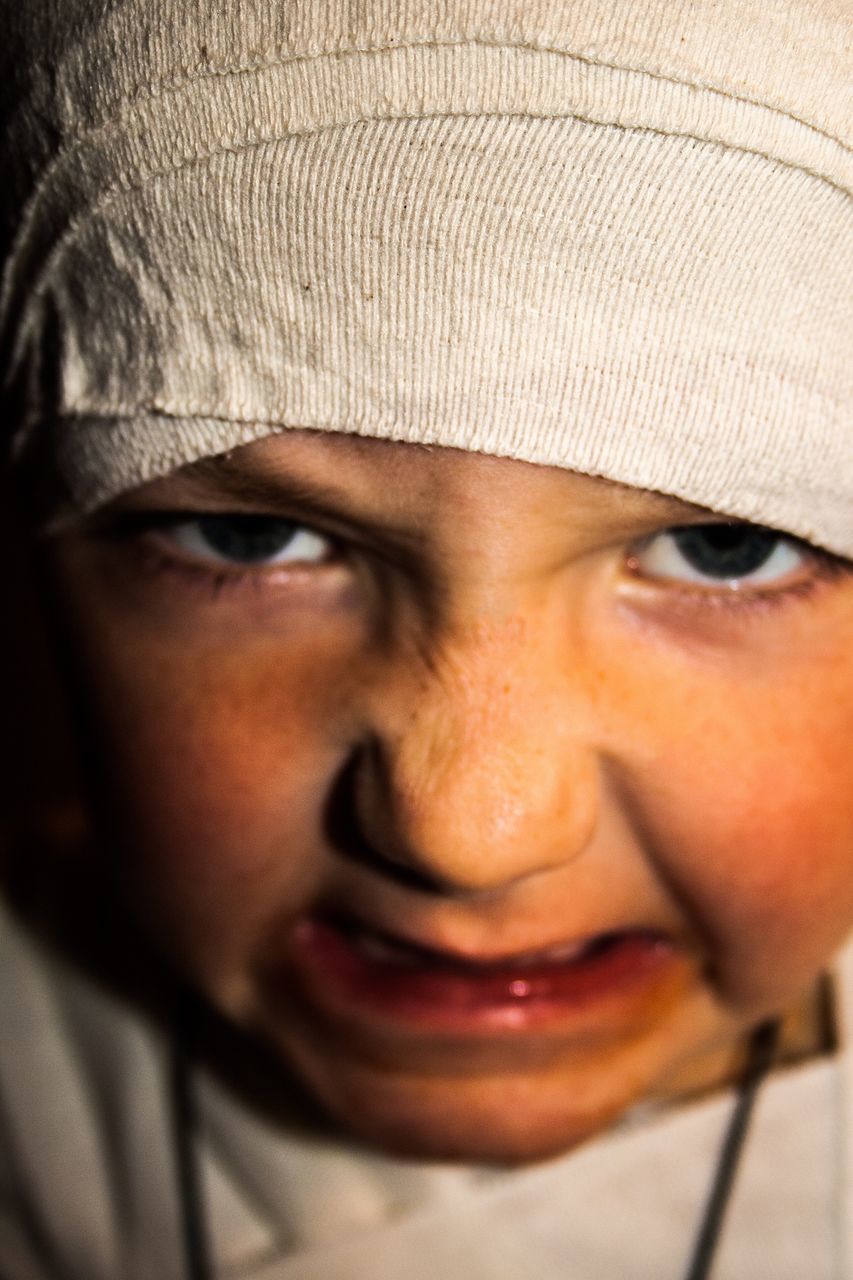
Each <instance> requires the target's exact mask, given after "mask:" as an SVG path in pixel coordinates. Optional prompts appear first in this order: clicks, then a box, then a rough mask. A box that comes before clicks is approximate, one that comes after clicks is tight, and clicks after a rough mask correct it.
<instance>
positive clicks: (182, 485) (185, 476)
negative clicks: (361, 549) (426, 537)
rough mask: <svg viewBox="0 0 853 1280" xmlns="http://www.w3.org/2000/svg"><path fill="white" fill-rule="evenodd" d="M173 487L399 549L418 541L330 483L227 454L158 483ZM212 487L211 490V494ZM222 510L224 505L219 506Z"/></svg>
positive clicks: (194, 495) (410, 547)
mask: <svg viewBox="0 0 853 1280" xmlns="http://www.w3.org/2000/svg"><path fill="white" fill-rule="evenodd" d="M167 482H168V483H169V485H170V486H171V485H174V486H175V487H176V488H177V490H178V492H179V493H180V494H181V496H184V493H183V491H185V493H186V498H187V499H188V500H195V501H204V502H210V501H211V500H214V499H215V501H216V502H217V504H219V503H223V502H227V501H228V500H233V501H234V502H238V503H241V504H245V505H248V506H252V507H256V508H263V509H264V513H265V514H268V513H270V512H274V513H277V512H278V511H281V512H282V515H283V516H285V515H290V516H292V515H293V514H294V509H295V511H297V512H298V513H299V515H300V516H303V515H304V516H306V517H307V518H309V519H310V518H312V517H314V518H318V519H320V520H322V521H323V522H325V523H326V524H331V525H337V526H339V527H340V526H343V525H346V526H347V528H348V529H351V528H356V529H358V530H360V531H361V532H362V533H363V534H365V535H366V536H368V537H370V538H373V539H381V540H383V541H386V542H387V541H390V542H391V543H392V544H393V545H396V546H397V547H399V549H400V550H401V551H404V552H410V551H412V550H413V549H414V548H415V547H417V546H419V545H420V543H421V538H420V536H419V535H418V534H415V533H413V532H412V531H411V530H409V529H406V528H404V527H402V526H400V525H399V524H397V523H395V522H394V521H393V520H387V519H383V518H382V517H378V516H372V515H366V514H365V513H364V511H363V510H361V509H360V507H359V505H358V504H357V503H356V502H354V500H353V498H352V496H351V495H350V494H349V493H348V492H347V491H346V490H345V489H343V488H340V487H338V486H336V485H335V484H334V483H331V482H329V481H326V480H323V481H319V480H315V479H309V478H308V477H306V476H297V475H294V474H293V473H292V472H276V474H274V475H267V474H265V473H263V472H260V471H253V470H249V469H248V468H246V467H245V466H244V465H239V466H238V465H236V464H235V463H233V462H232V460H231V458H230V457H229V456H228V455H227V454H224V455H218V456H216V457H213V458H202V459H200V460H199V461H198V462H195V463H192V464H191V465H190V466H188V467H185V468H184V469H183V470H182V471H181V472H176V473H175V474H174V475H173V476H167V477H164V478H163V481H162V483H164V484H165V483H167ZM214 490H215V492H214ZM223 510H224V508H223Z"/></svg>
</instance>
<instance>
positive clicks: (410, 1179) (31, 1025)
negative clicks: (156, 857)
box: [0, 915, 853, 1280]
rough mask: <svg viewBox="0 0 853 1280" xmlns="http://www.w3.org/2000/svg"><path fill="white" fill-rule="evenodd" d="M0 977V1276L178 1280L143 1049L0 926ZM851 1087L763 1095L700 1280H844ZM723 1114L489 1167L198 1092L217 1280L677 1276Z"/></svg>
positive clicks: (155, 1060)
mask: <svg viewBox="0 0 853 1280" xmlns="http://www.w3.org/2000/svg"><path fill="white" fill-rule="evenodd" d="M843 966H846V967H847V968H848V969H850V968H851V963H850V954H849V952H848V954H847V955H846V956H845V957H844V958H843ZM0 975H2V978H1V979H0V1026H2V1028H3V1035H2V1039H0V1276H2V1277H3V1280H60V1278H61V1280H181V1277H182V1255H181V1249H180V1226H181V1224H180V1220H179V1214H178V1207H177V1205H178V1199H177V1194H176V1189H175V1174H174V1148H173V1143H172V1135H171V1131H170V1123H169V1103H168V1090H167V1085H166V1081H167V1070H166V1057H167V1055H166V1051H165V1048H166V1047H165V1046H164V1044H163V1042H162V1038H161V1037H160V1035H159V1034H158V1033H157V1032H155V1031H154V1030H153V1029H152V1028H151V1027H150V1026H149V1025H148V1024H147V1023H146V1022H145V1021H144V1020H143V1019H142V1018H141V1017H139V1016H137V1015H136V1014H135V1013H132V1012H130V1011H128V1010H127V1009H126V1008H124V1007H123V1006H122V1005H121V1004H119V1003H117V1002H116V1001H115V1000H114V999H112V998H110V997H107V996H105V995H104V994H103V993H102V992H100V991H99V990H97V989H96V988H95V987H94V986H93V985H92V984H91V983H90V982H89V981H88V980H86V979H84V978H82V977H80V976H79V975H78V974H76V973H72V972H71V971H69V970H68V969H67V968H66V967H65V966H64V965H62V964H61V963H59V962H58V961H57V960H55V959H54V958H52V957H50V956H49V955H48V954H47V953H46V952H45V951H44V950H43V949H42V948H41V947H40V946H39V945H38V944H36V943H34V942H33V941H32V940H31V939H29V938H28V937H27V936H25V935H24V934H23V933H22V932H21V931H20V929H19V928H18V927H17V926H16V925H13V924H12V922H11V921H10V920H9V918H8V917H7V916H5V915H0ZM850 986H851V984H850V982H849V981H846V990H847V992H848V993H849V990H850ZM850 1083H851V1066H850V1062H849V1055H848V1054H842V1055H841V1057H840V1058H839V1059H838V1060H836V1061H830V1060H827V1059H823V1060H820V1061H817V1062H812V1063H810V1064H808V1065H806V1066H803V1067H799V1068H795V1069H791V1070H786V1071H784V1072H782V1071H780V1072H778V1073H777V1074H776V1075H775V1076H773V1077H771V1079H770V1080H769V1081H768V1082H767V1083H766V1084H765V1086H764V1089H763V1091H762V1094H761V1095H760V1098H759V1102H758V1107H757V1111H756V1116H755V1120H754V1125H753V1130H752V1132H751V1134H750V1137H749V1140H748V1144H747V1148H746V1152H745V1156H744V1160H743V1163H742V1166H741V1169H740V1173H739V1177H738V1184H737V1190H736V1194H735V1198H734V1202H733V1204H732V1206H731V1208H730V1213H729V1217H728V1219H727V1224H726V1229H725V1232H724V1235H723V1241H722V1245H721V1249H720V1253H719V1256H718V1259H717V1263H716V1268H715V1270H714V1273H713V1274H714V1280H850V1277H853V1262H851V1258H850V1256H849V1254H845V1236H846V1235H849V1230H850V1226H849V1224H850V1219H851V1216H853V1215H851V1205H850V1202H849V1195H850V1188H849V1182H848V1179H847V1177H846V1172H845V1166H846V1165H847V1166H849V1153H848V1151H847V1147H846V1141H847V1135H848V1131H849V1130H850V1127H851V1126H850V1119H849V1115H848V1114H847V1110H846V1109H847V1107H848V1106H849V1097H850ZM731 1106H732V1102H731V1098H730V1097H714V1098H712V1099H711V1100H709V1101H705V1102H701V1103H696V1104H694V1105H689V1106H684V1107H680V1108H678V1109H674V1110H670V1111H668V1112H666V1113H664V1114H660V1115H657V1116H655V1117H647V1118H645V1119H644V1120H637V1121H634V1122H633V1123H631V1124H627V1125H623V1126H622V1127H621V1128H619V1129H618V1130H616V1131H614V1132H612V1133H611V1134H609V1135H606V1136H604V1137H602V1138H600V1139H598V1140H597V1141H595V1142H592V1143H590V1144H589V1145H587V1146H585V1147H583V1148H582V1149H580V1150H579V1151H577V1152H575V1153H572V1154H570V1155H569V1156H566V1157H561V1158H560V1159H558V1160H554V1161H551V1162H549V1163H546V1164H542V1165H537V1166H534V1167H532V1168H528V1169H523V1170H520V1171H511V1172H502V1171H494V1170H485V1169H481V1168H476V1167H474V1168H467V1167H461V1166H449V1165H434V1164H430V1165H425V1164H419V1163H416V1162H412V1161H402V1160H395V1159H390V1158H387V1157H383V1156H379V1155H374V1154H369V1153H367V1152H365V1151H362V1150H359V1149H357V1148H355V1147H352V1146H350V1145H349V1144H346V1143H341V1144H337V1143H334V1142H329V1141H325V1142H324V1141H319V1140H306V1139H305V1138H303V1137H295V1136H294V1135H292V1134H289V1133H280V1132H278V1131H273V1130H271V1129H270V1128H268V1127H266V1126H265V1125H264V1124H263V1123H262V1122H260V1121H259V1120H258V1119H257V1118H256V1117H254V1116H253V1115H251V1114H250V1113H249V1112H248V1111H247V1110H245V1109H244V1107H243V1105H242V1104H241V1103H238V1102H237V1101H236V1100H235V1099H234V1098H232V1097H231V1096H229V1095H227V1094H226V1093H225V1091H224V1090H223V1089H222V1087H221V1086H219V1085H217V1084H215V1083H213V1082H212V1081H211V1080H208V1079H204V1080H203V1081H202V1083H201V1110H202V1116H203V1132H204V1137H203V1144H204V1178H205V1183H206V1187H205V1198H206V1202H207V1208H208V1213H209V1217H210V1219H211V1223H212V1234H213V1241H214V1247H215V1253H216V1258H217V1267H218V1272H217V1274H218V1275H219V1276H221V1277H223V1278H224V1277H228V1278H229V1280H359V1278H361V1277H364V1278H365V1280H366V1278H367V1277H369V1278H370V1280H400V1277H406V1280H427V1277H429V1278H430V1280H432V1278H433V1277H434V1276H436V1275H439V1276H441V1277H442V1280H528V1278H529V1280H557V1278H558V1277H559V1280H669V1278H670V1277H672V1280H680V1277H681V1276H682V1275H683V1273H684V1269H685V1266H686V1259H687V1257H688V1256H689V1253H690V1250H691V1247H692V1243H693V1236H694V1232H695V1230H696V1228H697V1225H698V1220H699V1218H700V1216H701V1212H702V1207H703V1204H704V1199H705V1195H706V1193H707V1190H708V1186H709V1183H710V1180H711V1177H712V1174H713V1170H714V1166H715V1162H716V1156H717V1152H718V1149H719V1143H720V1141H721V1138H722V1135H723V1132H724V1130H725V1127H726V1124H727V1121H728V1117H729V1115H730V1113H731Z"/></svg>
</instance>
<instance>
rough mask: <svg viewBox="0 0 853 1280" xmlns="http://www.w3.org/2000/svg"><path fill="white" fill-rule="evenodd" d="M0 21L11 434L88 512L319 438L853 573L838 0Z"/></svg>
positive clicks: (170, 0) (284, 1)
mask: <svg viewBox="0 0 853 1280" xmlns="http://www.w3.org/2000/svg"><path fill="white" fill-rule="evenodd" d="M0 14H2V26H3V29H4V36H6V37H7V38H6V50H5V54H4V55H2V58H3V65H2V67H0V71H2V76H3V86H2V92H3V94H4V95H5V96H6V98H7V116H8V117H10V118H11V133H10V137H11V147H10V157H11V158H10V160H9V162H8V164H7V171H6V176H5V178H4V183H3V190H2V192H0V202H2V205H3V209H4V219H3V232H4V235H5V240H4V246H3V252H4V260H5V266H4V277H3V293H2V311H0V324H2V329H1V330H0V338H2V344H3V345H2V351H3V361H4V371H5V372H4V376H5V379H6V386H7V393H8V396H9V400H10V403H11V404H12V405H13V410H14V413H15V415H16V416H15V420H14V426H13V430H14V444H15V449H16V451H17V453H18V455H19V456H21V455H26V454H27V453H28V452H31V451H32V450H33V449H35V448H37V447H38V448H47V449H48V450H49V452H50V456H51V457H52V458H54V459H55V460H56V461H57V462H58V465H59V468H60V470H61V473H62V475H63V476H64V479H65V483H66V485H67V489H68V494H69V497H70V500H71V502H72V504H73V505H74V506H75V507H76V508H78V509H86V508H90V507H93V506H96V505H97V504H99V503H101V502H103V501H104V500H105V499H107V498H109V497H110V496H112V495H114V494H116V493H117V492H120V491H122V490H124V489H127V488H129V487H131V486H134V485H137V484H139V483H140V482H142V481H144V480H146V479H148V478H151V477H153V476H155V475H158V474H162V473H164V472H167V471H169V470H170V469H172V468H174V467H176V466H178V465H180V464H182V463H184V462H187V461H190V460H193V459H197V458H199V457H201V456H203V455H207V454H212V453H217V452H221V451H224V450H227V449H229V448H231V447H233V446H235V445H238V444H241V443H244V442H247V441H250V440H255V439H257V438H259V437H261V436H264V435H268V434H270V433H271V432H277V431H280V430H284V429H287V428H291V427H312V428H319V429H321V430H329V431H344V432H357V433H361V434H364V435H369V436H379V437H385V438H390V439H396V440H409V441H412V440H415V441H422V442H432V443H435V444H441V445H452V446H456V447H461V448H465V449H472V450H480V451H485V452H488V453H494V454H499V455H505V456H509V457H516V458H524V459H527V460H529V461H533V462H542V463H553V464H557V465H560V466H564V467H570V468H574V469H577V470H580V471H583V472H588V473H592V474H599V475H605V476H609V477H611V478H613V479H616V480H619V481H623V482H625V483H628V484H632V485H640V486H643V487H646V488H652V489H658V490H662V491H665V492H668V493H673V494H676V495H679V496H681V497H684V498H686V499H688V500H691V501H694V502H698V503H700V504H703V505H706V506H708V507H711V508H714V509H716V510H719V511H721V512H726V513H731V514H733V515H737V516H742V517H746V518H748V519H754V520H757V521H760V522H762V523H766V524H770V525H774V526H778V527H780V528H783V529H787V530H790V531H791V532H794V533H797V534H800V535H803V536H805V537H807V538H812V539H814V540H815V541H817V542H819V543H821V544H823V545H825V546H827V547H829V548H832V549H835V550H837V551H840V552H842V553H846V554H853V432H851V425H850V414H851V404H853V204H851V193H853V154H852V153H851V147H850V142H851V136H852V135H853V128H851V122H853V109H851V90H853V74H851V71H853V56H851V39H853V11H851V2H850V0H444V3H441V4H426V3H422V2H421V0H304V2H303V0H62V3H56V0H26V3H25V4H22V3H21V0H15V2H14V4H13V3H12V0H0ZM7 33H8V34H7Z"/></svg>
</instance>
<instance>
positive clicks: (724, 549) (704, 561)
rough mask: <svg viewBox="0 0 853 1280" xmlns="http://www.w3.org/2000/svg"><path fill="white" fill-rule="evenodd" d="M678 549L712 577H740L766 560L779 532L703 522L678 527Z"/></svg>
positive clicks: (697, 567) (697, 569) (700, 569)
mask: <svg viewBox="0 0 853 1280" xmlns="http://www.w3.org/2000/svg"><path fill="white" fill-rule="evenodd" d="M674 537H675V542H676V545H677V547H678V550H679V551H680V552H681V554H682V555H683V556H684V559H685V560H686V561H687V562H688V564H689V565H690V567H691V568H692V569H695V570H696V571H697V572H698V573H704V574H706V575H707V576H708V577H711V578H743V577H746V575H747V574H750V573H755V571H756V569H760V568H761V566H762V565H764V564H766V563H767V561H768V560H769V559H770V557H771V556H772V554H773V552H774V551H775V550H776V547H777V546H778V545H779V534H778V533H774V532H773V530H772V529H759V528H756V527H755V526H752V525H738V524H706V525H696V526H694V527H693V528H690V529H679V530H677V532H676V533H675V534H674Z"/></svg>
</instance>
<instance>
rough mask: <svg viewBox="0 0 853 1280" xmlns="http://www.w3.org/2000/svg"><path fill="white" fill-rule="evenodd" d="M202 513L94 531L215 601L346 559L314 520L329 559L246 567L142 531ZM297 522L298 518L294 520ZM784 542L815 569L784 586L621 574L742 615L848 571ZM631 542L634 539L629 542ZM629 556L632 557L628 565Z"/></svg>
mask: <svg viewBox="0 0 853 1280" xmlns="http://www.w3.org/2000/svg"><path fill="white" fill-rule="evenodd" d="M200 514H201V513H196V512H188V511H177V512H147V511H140V512H122V513H120V514H119V515H118V516H117V517H115V518H114V519H113V520H112V521H111V522H110V523H109V524H107V525H105V526H103V527H102V528H101V529H99V530H98V532H99V534H100V535H101V536H103V537H106V538H107V539H109V540H110V541H113V542H121V543H124V544H125V545H126V546H128V547H129V548H130V549H132V550H133V552H134V554H135V557H136V559H137V563H138V564H139V565H140V567H141V568H143V569H144V570H145V571H146V572H148V573H150V574H154V575H157V576H160V577H162V576H164V575H168V576H169V577H171V578H172V579H173V580H175V579H179V580H180V581H181V582H182V583H183V584H184V585H185V586H188V587H190V588H191V589H192V590H193V591H194V592H200V593H201V594H203V595H205V596H206V597H207V598H212V599H213V600H219V599H220V598H221V597H222V596H223V595H224V594H226V593H228V594H229V595H230V594H232V593H235V592H237V593H239V592H240V591H245V590H247V589H248V588H252V589H255V590H257V589H258V587H259V585H260V583H261V581H262V580H263V579H265V578H266V579H267V580H269V579H270V578H274V579H275V580H277V581H280V582H284V581H287V582H288V583H292V584H294V585H295V584H296V583H298V582H300V581H301V582H307V581H308V580H309V579H311V578H313V577H314V576H315V575H316V574H317V572H318V571H319V570H322V569H325V568H328V567H330V566H332V565H340V564H341V563H342V562H343V561H344V560H345V558H346V554H347V546H346V544H345V543H344V542H343V540H341V539H340V538H337V537H335V536H334V535H332V534H329V533H326V532H325V531H323V530H322V529H320V528H317V527H316V526H314V525H304V526H303V525H298V527H299V528H305V529H307V530H308V531H310V532H314V533H317V534H318V535H320V536H321V537H323V538H324V539H326V540H327V541H328V543H329V545H330V547H331V549H332V554H331V556H330V557H329V559H328V560H326V561H323V562H299V561H293V562H283V563H279V564H273V565H268V566H264V565H262V564H257V565H247V566H246V567H238V566H231V567H225V566H223V567H222V568H216V567H215V566H214V565H212V564H210V563H204V562H202V561H201V560H199V561H193V560H192V559H190V558H188V557H187V558H184V557H182V556H180V555H178V554H174V553H170V552H169V551H166V550H165V549H163V548H162V546H158V545H157V544H156V543H154V542H152V541H151V540H150V539H149V537H148V536H147V535H151V534H156V533H157V532H158V531H159V530H164V529H168V528H170V527H174V526H175V525H176V524H178V523H180V522H186V521H190V520H193V519H197V518H199V517H200ZM294 524H295V525H297V524H298V522H296V521H294ZM676 528H677V526H671V527H667V528H666V529H660V530H658V531H657V532H656V533H655V534H652V535H649V538H647V539H645V540H644V541H646V542H648V541H649V540H650V538H652V537H657V536H659V535H661V534H666V533H672V532H675V530H676ZM788 541H789V542H790V543H791V544H793V545H794V546H795V547H797V548H798V549H799V550H801V551H802V552H803V554H804V556H805V557H806V558H807V560H810V561H811V563H812V565H814V571H813V572H811V573H809V574H808V576H805V577H804V578H803V579H802V580H797V581H795V582H793V583H791V584H790V585H788V586H785V587H776V588H773V587H770V588H766V587H765V588H763V589H762V588H761V587H760V586H758V587H755V588H749V587H747V588H744V589H743V590H725V589H714V588H713V587H710V588H709V587H703V586H699V585H693V586H691V585H690V584H688V583H685V582H679V581H678V580H677V579H662V578H657V579H656V578H653V577H647V576H645V575H643V574H642V572H638V571H637V569H636V567H635V565H636V559H637V553H636V552H634V551H632V550H631V549H630V548H629V549H628V550H627V551H626V553H625V555H624V557H623V562H622V563H623V573H624V574H625V575H626V577H628V578H629V579H633V581H634V582H635V583H636V584H638V585H640V586H642V587H645V588H648V589H650V590H652V591H663V592H665V594H666V599H667V601H668V602H669V604H670V605H671V604H672V603H673V601H677V602H678V606H679V607H681V608H683V609H689V610H691V611H696V610H703V611H709V612H711V613H712V614H715V615H717V616H719V615H720V614H721V613H722V612H725V613H727V614H732V615H739V616H746V615H754V614H762V613H766V612H768V611H769V610H776V609H778V608H780V607H781V606H783V605H786V604H789V603H793V602H795V601H797V600H803V599H806V598H807V597H809V596H811V595H812V594H813V593H814V592H815V590H817V589H819V588H820V587H821V586H822V585H824V584H826V583H828V582H831V581H833V580H836V579H837V578H839V577H841V576H846V575H848V574H851V573H853V563H850V562H848V561H846V560H842V559H841V558H840V557H838V556H835V555H833V554H832V553H830V552H827V551H823V550H822V549H820V548H816V547H813V546H811V545H809V544H808V543H805V542H803V541H802V540H799V539H796V538H793V537H791V538H789V539H788ZM632 546H633V547H636V546H637V543H633V544H632ZM632 560H633V561H634V562H635V564H634V565H632Z"/></svg>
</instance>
